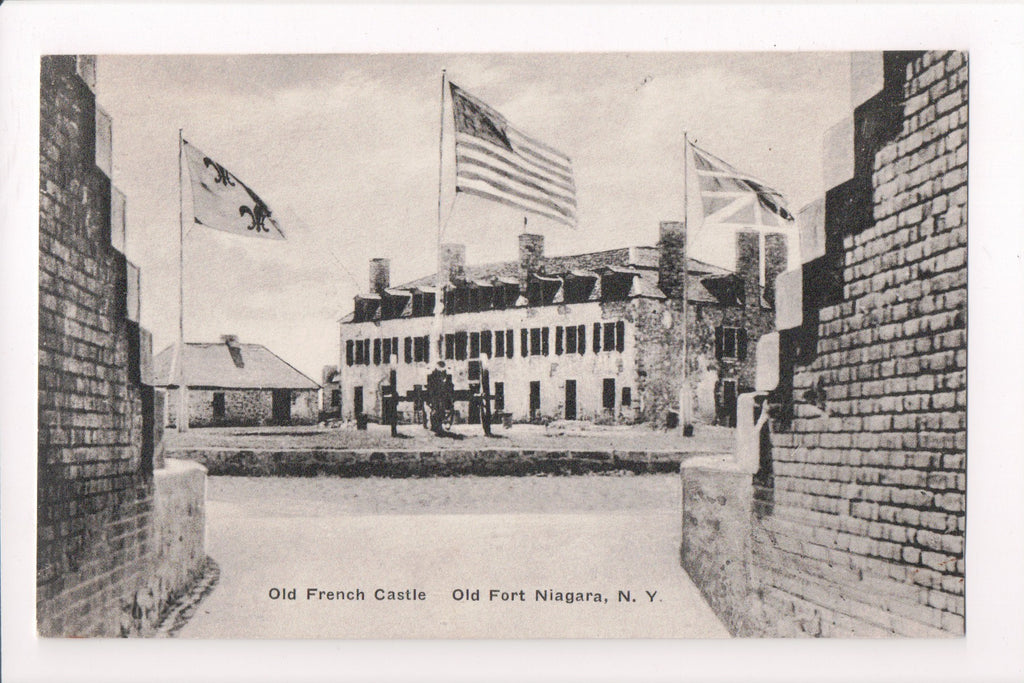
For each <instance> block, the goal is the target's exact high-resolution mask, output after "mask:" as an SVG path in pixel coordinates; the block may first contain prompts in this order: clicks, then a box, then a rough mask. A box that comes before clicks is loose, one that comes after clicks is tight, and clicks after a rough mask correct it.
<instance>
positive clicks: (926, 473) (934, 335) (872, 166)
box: [683, 52, 967, 636]
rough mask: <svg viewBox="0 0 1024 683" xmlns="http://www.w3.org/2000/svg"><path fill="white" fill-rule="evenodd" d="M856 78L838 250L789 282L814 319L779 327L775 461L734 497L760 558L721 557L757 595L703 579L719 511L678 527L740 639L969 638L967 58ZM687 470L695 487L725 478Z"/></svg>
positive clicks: (896, 61)
mask: <svg viewBox="0 0 1024 683" xmlns="http://www.w3.org/2000/svg"><path fill="white" fill-rule="evenodd" d="M871 58H872V57H871V56H866V55H857V56H855V58H854V59H855V61H858V62H863V60H865V59H868V60H870V59H871ZM856 66H857V67H858V69H855V71H854V75H855V87H856V83H857V79H858V77H859V78H863V76H864V74H865V73H868V74H872V73H873V74H875V77H876V78H877V82H878V83H879V86H880V89H875V90H874V92H875V94H874V95H873V96H870V97H867V98H865V99H864V100H863V101H862V102H856V101H855V102H854V105H855V107H856V108H855V110H854V112H853V117H852V121H851V122H850V123H847V124H841V125H840V126H839V127H837V130H838V131H839V134H837V135H835V136H832V140H833V143H834V144H839V145H841V146H843V147H845V149H846V154H847V159H848V162H847V163H846V166H845V168H846V169H847V170H848V171H849V173H845V172H844V171H843V169H839V170H838V171H837V170H836V168H835V164H834V163H832V168H831V169H828V168H827V169H826V172H827V173H831V174H832V179H833V181H834V182H832V184H831V187H832V189H830V190H829V192H828V194H827V195H826V198H825V211H824V212H823V213H820V214H817V215H820V216H821V217H822V219H823V221H824V224H823V225H822V226H820V228H821V230H822V231H823V233H824V239H823V240H822V241H823V243H824V245H825V253H824V255H823V256H821V257H820V258H819V259H816V260H814V261H812V262H810V263H807V264H805V265H804V267H803V269H802V270H798V271H791V272H790V273H786V274H784V275H783V277H782V278H780V285H782V284H784V280H787V278H788V279H789V280H790V281H791V280H792V279H793V278H797V279H798V281H797V283H796V284H797V285H798V286H797V287H796V291H799V289H800V286H799V285H800V282H799V280H800V279H802V293H801V294H800V296H798V297H797V299H798V302H797V304H796V305H797V306H802V307H803V308H802V310H801V311H799V315H798V316H797V317H798V318H799V319H800V320H801V322H800V323H799V324H797V325H795V326H793V327H787V326H784V325H782V324H780V327H782V328H783V329H781V335H782V337H781V339H782V344H781V349H782V357H781V358H780V362H779V367H780V368H782V372H781V376H780V380H779V382H778V387H777V389H776V390H775V391H773V392H772V393H771V394H770V395H769V400H770V402H771V403H772V405H773V420H772V430H773V432H774V433H773V434H772V436H771V440H770V441H771V443H770V447H769V446H768V445H767V444H766V449H765V453H768V454H770V457H768V458H767V459H766V460H763V461H762V462H761V464H760V469H759V471H758V472H756V473H754V469H758V467H757V465H756V464H755V465H754V467H753V468H751V469H750V470H749V472H750V475H752V481H751V483H750V484H751V489H752V496H751V498H752V499H753V500H754V502H753V503H750V502H748V501H747V500H741V498H742V496H739V495H737V502H736V505H737V506H739V507H740V508H743V509H749V510H750V514H749V519H750V538H751V547H750V549H749V551H748V550H746V549H743V548H740V549H737V548H735V547H733V549H732V550H730V551H728V553H731V554H732V557H729V555H728V553H727V554H726V555H724V556H725V557H729V559H731V560H732V561H734V562H737V563H739V564H745V565H746V566H748V567H749V572H748V574H747V575H748V576H749V579H748V581H749V583H748V585H746V586H743V585H741V584H736V585H732V586H731V587H730V589H729V590H728V591H722V590H721V589H720V585H719V584H720V582H721V581H723V580H724V579H722V578H721V577H714V580H713V581H709V580H708V578H707V577H709V576H711V573H709V568H708V567H707V566H705V565H706V564H707V563H706V561H704V560H702V559H701V558H703V557H707V556H708V554H707V553H706V552H704V550H705V549H707V548H711V547H713V545H712V541H711V540H708V539H709V537H708V535H707V534H706V533H705V529H706V528H707V526H708V525H709V524H710V522H709V521H708V520H709V519H712V518H714V517H716V516H721V514H722V511H721V510H719V511H715V510H711V509H709V510H706V518H705V520H704V521H703V522H701V523H699V524H693V523H684V543H683V563H684V566H685V567H687V570H688V571H690V572H691V575H693V576H694V577H695V580H696V581H697V583H698V585H700V587H701V588H702V590H703V591H704V592H705V594H706V595H711V596H713V595H715V594H723V595H728V596H731V597H732V598H734V599H735V601H736V602H738V604H740V606H741V607H742V604H743V603H745V604H746V609H747V611H746V612H743V611H742V609H740V608H736V607H735V605H732V603H731V602H730V605H732V606H731V607H730V609H729V610H725V611H723V612H721V613H722V614H729V615H735V614H736V613H737V612H739V613H741V617H739V618H735V617H731V623H730V624H729V625H730V627H731V628H732V629H733V631H734V632H735V633H739V634H744V635H825V636H830V635H848V636H873V635H892V634H896V635H908V636H937V635H951V634H952V635H958V634H963V633H964V628H965V622H964V616H965V614H964V606H965V605H964V571H965V565H964V531H965V502H966V500H965V496H966V420H967V410H966V357H967V338H966V303H967V290H966V285H967V262H966V245H967V217H966V202H967V166H966V163H967V61H966V56H965V55H964V54H962V53H959V52H948V53H924V54H908V53H886V54H885V55H884V56H881V55H878V56H877V63H875V64H874V65H873V68H868V69H865V68H864V64H863V63H859V64H856ZM869 66H871V65H869ZM858 74H859V75H858ZM869 92H871V91H870V90H869ZM844 131H845V132H844ZM846 133H849V135H846ZM834 151H836V150H834ZM831 158H832V159H833V160H835V159H840V160H842V158H843V157H842V155H841V154H839V153H838V151H836V153H835V154H834V155H832V157H831ZM812 213H817V212H812ZM822 273H824V274H825V275H826V277H821V274H822ZM784 290H786V291H794V290H793V289H792V288H790V287H789V285H788V284H787V286H786V287H782V286H780V288H779V292H780V298H781V296H782V292H783V291H784ZM780 305H782V306H786V305H792V304H791V303H790V304H786V303H785V302H783V301H781V300H780ZM789 317H790V316H788V315H787V316H780V320H782V319H788V318H789ZM688 469H690V470H691V471H687V470H688ZM683 476H684V481H686V482H687V483H686V484H684V486H685V487H687V488H689V489H692V490H696V488H697V487H698V484H699V483H700V482H702V481H704V480H706V479H707V478H709V477H711V478H714V477H715V476H716V475H715V474H714V473H713V472H711V471H703V472H699V473H698V472H696V471H693V470H692V468H684V475H683ZM718 476H720V477H722V478H728V479H730V480H732V479H733V478H734V477H735V475H734V474H733V473H726V472H722V473H721V474H720V475H718ZM755 482H756V486H755ZM684 505H686V503H685V502H684ZM733 512H735V511H734V510H731V511H730V512H729V515H732V513H733ZM714 543H715V544H717V545H718V546H723V545H725V542H724V540H721V539H718V540H714ZM736 581H741V579H736ZM738 596H751V597H749V598H742V597H738ZM709 599H710V598H709ZM712 604H713V605H714V600H712Z"/></svg>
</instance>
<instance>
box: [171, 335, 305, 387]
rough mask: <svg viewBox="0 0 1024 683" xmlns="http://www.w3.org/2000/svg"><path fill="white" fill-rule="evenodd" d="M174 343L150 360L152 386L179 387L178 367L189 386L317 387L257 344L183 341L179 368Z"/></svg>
mask: <svg viewBox="0 0 1024 683" xmlns="http://www.w3.org/2000/svg"><path fill="white" fill-rule="evenodd" d="M176 348H177V344H172V345H171V346H168V347H167V348H166V349H164V350H163V351H161V352H160V353H159V354H157V356H156V358H155V359H153V366H154V367H153V370H154V373H153V374H154V382H153V383H154V385H156V386H175V387H176V386H180V384H181V380H180V377H181V369H182V368H183V369H184V373H185V378H186V380H187V383H188V386H190V387H216V388H223V389H318V388H319V387H320V385H319V384H317V383H316V382H315V381H313V380H312V379H310V378H309V377H307V376H306V375H304V374H302V373H301V372H299V371H298V370H296V369H295V368H293V367H292V366H291V365H289V364H288V363H287V362H286V361H285V360H283V359H282V358H281V357H280V356H278V355H276V354H275V353H273V352H272V351H270V350H269V349H268V348H266V347H265V346H263V345H261V344H238V343H233V344H227V343H224V342H221V343H216V344H208V343H191V342H189V343H186V344H185V353H184V358H183V360H182V363H181V368H178V367H177V363H176V362H175V361H176V359H175V356H176Z"/></svg>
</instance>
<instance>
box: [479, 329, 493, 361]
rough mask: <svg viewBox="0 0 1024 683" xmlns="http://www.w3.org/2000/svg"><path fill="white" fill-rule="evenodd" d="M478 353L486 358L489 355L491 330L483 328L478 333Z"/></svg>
mask: <svg viewBox="0 0 1024 683" xmlns="http://www.w3.org/2000/svg"><path fill="white" fill-rule="evenodd" d="M480 353H482V354H484V355H485V356H487V357H488V358H490V357H491V331H490V330H484V331H483V332H481V333H480Z"/></svg>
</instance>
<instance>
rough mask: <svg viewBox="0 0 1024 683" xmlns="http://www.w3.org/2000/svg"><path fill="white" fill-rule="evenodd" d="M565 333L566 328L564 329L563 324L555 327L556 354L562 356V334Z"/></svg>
mask: <svg viewBox="0 0 1024 683" xmlns="http://www.w3.org/2000/svg"><path fill="white" fill-rule="evenodd" d="M563 333H564V330H563V329H562V326H561V325H559V326H558V327H556V328H555V355H556V356H561V355H562V334H563Z"/></svg>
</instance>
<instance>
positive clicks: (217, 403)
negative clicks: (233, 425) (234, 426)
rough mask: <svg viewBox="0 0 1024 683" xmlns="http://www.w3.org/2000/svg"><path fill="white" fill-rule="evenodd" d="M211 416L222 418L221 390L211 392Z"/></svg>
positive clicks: (222, 399) (222, 397)
mask: <svg viewBox="0 0 1024 683" xmlns="http://www.w3.org/2000/svg"><path fill="white" fill-rule="evenodd" d="M213 417H214V419H216V420H223V419H224V392H222V391H218V392H215V393H214V394H213Z"/></svg>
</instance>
